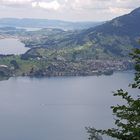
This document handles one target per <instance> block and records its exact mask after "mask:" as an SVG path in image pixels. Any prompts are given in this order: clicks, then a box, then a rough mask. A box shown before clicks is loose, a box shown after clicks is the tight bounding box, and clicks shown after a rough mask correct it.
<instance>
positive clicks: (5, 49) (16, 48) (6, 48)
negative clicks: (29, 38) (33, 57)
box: [0, 38, 29, 55]
mask: <svg viewBox="0 0 140 140" xmlns="http://www.w3.org/2000/svg"><path fill="white" fill-rule="evenodd" d="M28 49H29V48H27V47H25V45H24V44H23V43H21V42H20V41H19V40H18V39H13V38H7V39H0V54H17V55H18V54H23V53H25V52H26V51H27V50H28Z"/></svg>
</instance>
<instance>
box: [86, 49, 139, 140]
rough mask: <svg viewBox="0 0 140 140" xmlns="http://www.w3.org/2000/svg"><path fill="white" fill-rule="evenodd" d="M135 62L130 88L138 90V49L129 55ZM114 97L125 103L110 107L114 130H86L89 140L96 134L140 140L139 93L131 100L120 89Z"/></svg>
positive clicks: (129, 96)
mask: <svg viewBox="0 0 140 140" xmlns="http://www.w3.org/2000/svg"><path fill="white" fill-rule="evenodd" d="M131 55H132V58H133V59H134V61H135V70H136V73H135V79H134V83H133V84H132V85H131V87H132V88H135V89H140V49H134V51H133V53H132V54H131ZM114 96H118V97H121V98H122V99H123V100H124V101H125V102H126V103H125V104H123V105H117V106H112V107H111V109H112V111H113V115H114V116H115V125H116V126H117V127H116V128H112V129H107V130H96V129H94V128H87V132H88V133H89V134H90V140H93V139H94V137H96V136H97V134H98V133H100V134H106V135H108V136H111V137H113V138H117V139H119V140H140V93H139V94H138V96H137V98H133V97H132V96H131V95H130V94H129V93H128V92H125V91H124V90H122V89H120V90H118V91H117V92H115V93H114Z"/></svg>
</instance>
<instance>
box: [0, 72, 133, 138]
mask: <svg viewBox="0 0 140 140" xmlns="http://www.w3.org/2000/svg"><path fill="white" fill-rule="evenodd" d="M133 76H134V75H133V72H119V73H115V74H113V75H111V76H99V77H96V76H89V77H55V78H40V79H39V78H38V79H37V78H28V77H19V78H10V79H9V80H7V81H1V82H0V139H1V140H88V135H87V133H86V130H85V127H86V126H94V127H95V128H110V127H112V126H113V116H112V112H111V109H110V106H111V105H116V104H117V103H120V102H121V101H120V100H119V99H118V98H116V97H113V93H112V91H116V90H117V89H120V88H123V89H127V90H128V91H131V89H129V88H128V84H129V83H131V82H132V81H133ZM105 139H107V140H109V138H105Z"/></svg>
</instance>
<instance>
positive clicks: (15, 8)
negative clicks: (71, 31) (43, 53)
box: [0, 0, 140, 20]
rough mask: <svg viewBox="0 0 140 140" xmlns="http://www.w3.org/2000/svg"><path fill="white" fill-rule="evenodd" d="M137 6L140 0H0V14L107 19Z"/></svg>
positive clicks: (67, 18) (139, 4)
mask: <svg viewBox="0 0 140 140" xmlns="http://www.w3.org/2000/svg"><path fill="white" fill-rule="evenodd" d="M138 6H140V0H0V9H1V11H0V15H2V13H6V15H8V13H9V15H12V12H13V17H14V16H15V15H17V16H19V14H21V15H22V16H23V15H25V17H28V16H29V15H30V17H39V18H41V17H43V18H44V17H45V18H53V19H54V18H57V19H59V18H60V19H64V20H77V19H79V20H85V19H86V20H94V19H96V20H108V19H111V18H114V17H116V16H120V15H123V14H126V13H129V12H130V11H131V10H133V9H135V8H137V7H138ZM2 7H4V8H3V9H2ZM6 8H7V11H5V9H6ZM42 9H43V10H42ZM27 11H29V13H28V14H27ZM20 12H22V13H20ZM19 17H20V16H19Z"/></svg>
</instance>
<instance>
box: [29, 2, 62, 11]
mask: <svg viewBox="0 0 140 140" xmlns="http://www.w3.org/2000/svg"><path fill="white" fill-rule="evenodd" d="M32 7H34V8H37V7H39V8H44V9H48V10H58V9H59V8H60V4H59V3H58V1H56V0H55V1H51V2H32Z"/></svg>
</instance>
